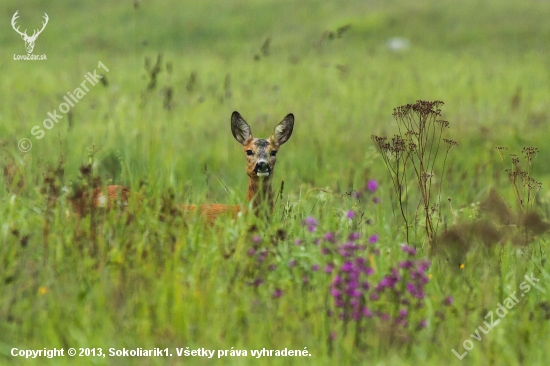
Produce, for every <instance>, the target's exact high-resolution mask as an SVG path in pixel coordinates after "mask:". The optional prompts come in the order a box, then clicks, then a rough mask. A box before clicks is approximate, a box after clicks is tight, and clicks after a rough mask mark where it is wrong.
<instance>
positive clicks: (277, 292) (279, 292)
mask: <svg viewBox="0 0 550 366" xmlns="http://www.w3.org/2000/svg"><path fill="white" fill-rule="evenodd" d="M282 295H283V290H281V289H280V288H276V289H275V291H273V298H274V299H278V298H279V297H281V296H282Z"/></svg>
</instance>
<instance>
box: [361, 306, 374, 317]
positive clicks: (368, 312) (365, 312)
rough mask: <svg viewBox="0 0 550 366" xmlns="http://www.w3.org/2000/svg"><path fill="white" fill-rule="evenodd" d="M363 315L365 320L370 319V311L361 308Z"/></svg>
mask: <svg viewBox="0 0 550 366" xmlns="http://www.w3.org/2000/svg"><path fill="white" fill-rule="evenodd" d="M363 315H364V316H365V317H366V318H370V317H372V311H370V310H369V309H368V308H367V307H364V308H363Z"/></svg>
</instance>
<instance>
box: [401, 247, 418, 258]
mask: <svg viewBox="0 0 550 366" xmlns="http://www.w3.org/2000/svg"><path fill="white" fill-rule="evenodd" d="M401 249H402V250H403V251H404V252H405V253H408V254H410V255H415V254H416V248H415V247H412V246H409V245H407V244H403V245H402V246H401Z"/></svg>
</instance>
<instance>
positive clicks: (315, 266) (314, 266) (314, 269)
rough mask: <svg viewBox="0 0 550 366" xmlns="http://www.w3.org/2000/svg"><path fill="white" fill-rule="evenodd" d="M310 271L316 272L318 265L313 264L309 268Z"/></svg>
mask: <svg viewBox="0 0 550 366" xmlns="http://www.w3.org/2000/svg"><path fill="white" fill-rule="evenodd" d="M311 270H312V271H318V270H319V265H318V264H314V265H312V266H311Z"/></svg>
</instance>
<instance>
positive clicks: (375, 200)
mask: <svg viewBox="0 0 550 366" xmlns="http://www.w3.org/2000/svg"><path fill="white" fill-rule="evenodd" d="M372 202H374V203H375V204H379V203H380V198H378V197H372Z"/></svg>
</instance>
